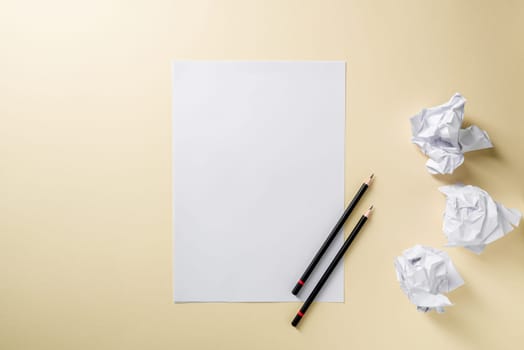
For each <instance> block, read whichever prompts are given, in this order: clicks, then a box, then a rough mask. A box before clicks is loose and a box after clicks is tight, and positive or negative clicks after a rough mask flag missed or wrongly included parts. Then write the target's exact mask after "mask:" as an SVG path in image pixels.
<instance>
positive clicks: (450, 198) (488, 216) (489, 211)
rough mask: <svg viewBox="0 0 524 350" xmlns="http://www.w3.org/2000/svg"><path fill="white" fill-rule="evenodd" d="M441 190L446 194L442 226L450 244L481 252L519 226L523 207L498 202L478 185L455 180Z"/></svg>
mask: <svg viewBox="0 0 524 350" xmlns="http://www.w3.org/2000/svg"><path fill="white" fill-rule="evenodd" d="M439 190H440V192H442V193H444V194H445V195H446V211H445V213H444V223H443V227H442V230H443V231H444V234H445V235H446V236H447V237H448V246H453V247H456V246H461V247H465V248H467V249H469V250H471V251H473V252H475V253H477V254H480V253H481V252H482V251H483V250H484V248H485V247H486V245H487V244H489V243H491V242H493V241H495V240H497V239H499V238H501V237H502V236H504V235H505V234H507V233H508V232H510V231H512V230H513V226H518V224H519V222H520V219H521V217H522V214H521V213H520V211H518V210H517V209H508V208H506V207H504V206H503V205H502V204H500V203H498V202H495V201H494V200H493V199H492V198H491V196H490V195H489V194H488V193H487V192H486V191H484V190H483V189H481V188H478V187H476V186H471V185H468V186H465V185H462V184H456V185H450V186H442V187H440V188H439Z"/></svg>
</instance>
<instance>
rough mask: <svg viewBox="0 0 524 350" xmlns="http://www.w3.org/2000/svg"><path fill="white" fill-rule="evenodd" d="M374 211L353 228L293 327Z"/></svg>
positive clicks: (299, 311) (294, 324)
mask: <svg viewBox="0 0 524 350" xmlns="http://www.w3.org/2000/svg"><path fill="white" fill-rule="evenodd" d="M372 210H373V206H371V207H370V208H369V209H368V210H367V211H366V212H365V213H364V215H362V217H361V218H360V220H359V221H358V222H357V224H356V225H355V227H354V228H353V231H351V234H350V235H349V237H348V238H347V239H346V240H345V241H344V244H343V245H342V247H341V248H340V250H339V251H338V253H337V255H335V257H334V258H333V261H331V264H329V266H328V268H327V269H326V272H324V274H323V275H322V277H320V280H319V281H318V283H317V285H316V286H315V288H313V291H311V294H309V296H308V297H307V299H306V301H305V302H304V304H303V305H302V307H301V308H300V309H299V310H298V312H297V314H296V316H295V318H294V319H293V321H292V322H291V324H292V325H293V327H296V326H297V325H298V323H299V322H300V320H301V319H302V317H304V314H305V313H306V311H307V309H308V308H309V306H310V305H311V303H312V302H313V300H315V297H316V296H317V294H318V293H319V292H320V290H321V289H322V286H323V285H324V284H325V283H326V281H327V280H328V278H329V276H330V275H331V273H332V272H333V270H334V269H335V267H336V266H337V264H338V263H339V262H340V260H342V258H343V257H344V253H345V252H346V251H347V250H348V248H349V246H350V245H351V242H353V240H354V239H355V237H356V236H357V234H358V232H359V231H360V229H361V228H362V227H363V226H364V224H365V223H366V221H367V219H368V218H369V216H370V215H371V211H372Z"/></svg>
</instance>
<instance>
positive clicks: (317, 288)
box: [291, 174, 374, 327]
mask: <svg viewBox="0 0 524 350" xmlns="http://www.w3.org/2000/svg"><path fill="white" fill-rule="evenodd" d="M373 178H374V175H373V174H371V176H370V177H369V178H368V179H367V180H366V181H364V183H363V184H362V186H360V189H359V190H358V192H357V193H356V194H355V196H354V197H353V199H352V200H351V202H350V203H349V205H348V206H347V208H346V210H344V212H343V213H342V216H341V217H340V219H339V220H338V221H337V223H336V224H335V226H334V227H333V229H332V230H331V232H330V233H329V235H328V236H327V238H326V240H325V241H324V243H323V244H322V246H321V247H320V249H319V250H318V252H317V253H316V254H315V256H314V257H313V260H311V262H310V263H309V265H308V267H307V268H306V270H305V271H304V273H303V274H302V276H301V277H300V279H299V280H298V282H297V283H296V285H295V287H294V288H293V290H292V291H291V293H293V294H294V295H297V294H298V293H299V291H300V289H301V288H302V286H303V285H304V284H305V283H306V281H307V279H308V278H309V276H310V275H311V273H312V272H313V270H314V269H315V267H316V266H317V264H318V263H319V261H320V259H321V258H322V256H323V255H324V254H325V252H326V251H327V249H328V247H329V245H330V244H331V243H332V242H333V240H334V239H335V237H336V235H337V233H338V232H339V231H340V230H341V229H342V227H343V226H344V223H345V222H346V220H347V218H348V217H349V215H350V214H351V212H352V211H353V209H354V208H355V207H356V205H357V203H358V201H359V200H360V198H362V196H363V195H364V193H365V192H366V190H367V189H368V187H369V186H370V185H371V183H372V181H373ZM372 210H373V206H371V207H370V208H369V209H368V210H367V211H366V212H365V213H364V214H363V215H362V217H361V218H360V220H359V221H358V222H357V224H356V225H355V227H354V228H353V230H352V231H351V233H350V235H349V236H348V238H347V239H346V240H345V241H344V244H343V245H342V247H341V248H340V249H339V251H338V253H337V254H336V255H335V257H334V258H333V260H332V261H331V263H330V264H329V266H328V268H327V269H326V271H325V272H324V274H323V275H322V277H320V280H319V281H318V282H317V284H316V286H315V288H313V291H312V292H311V294H310V295H309V296H308V298H307V299H306V301H305V302H304V304H303V305H302V307H301V308H300V309H299V310H298V312H297V314H296V316H295V318H294V319H293V321H292V322H291V324H292V325H293V326H294V327H296V326H297V325H298V323H299V322H300V320H301V319H302V317H303V316H304V314H305V313H306V311H307V309H308V308H309V306H310V305H311V303H312V302H313V300H314V299H315V298H316V296H317V294H318V293H319V292H320V290H321V289H322V286H323V285H324V284H325V283H326V281H327V280H328V278H329V276H330V275H331V273H332V272H333V270H334V269H335V267H336V266H337V264H338V263H339V262H340V260H342V258H343V257H344V254H345V252H346V251H347V249H348V248H349V246H350V245H351V243H352V242H353V240H354V239H355V237H356V236H357V234H358V232H359V231H360V230H361V229H362V227H363V226H364V224H365V223H366V221H367V219H368V218H369V216H370V215H371V212H372Z"/></svg>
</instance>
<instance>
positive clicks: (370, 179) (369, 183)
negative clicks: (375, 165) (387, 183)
mask: <svg viewBox="0 0 524 350" xmlns="http://www.w3.org/2000/svg"><path fill="white" fill-rule="evenodd" d="M374 177H375V173H373V174H371V176H370V177H369V178H368V179H367V180H366V181H364V183H365V184H366V185H368V186H369V185H371V183H372V182H373V178H374Z"/></svg>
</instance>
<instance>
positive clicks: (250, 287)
mask: <svg viewBox="0 0 524 350" xmlns="http://www.w3.org/2000/svg"><path fill="white" fill-rule="evenodd" d="M345 76H346V73H345V63H344V62H311V61H308V62H210V61H177V62H175V63H174V64H173V228H174V261H173V264H174V270H173V271H174V301H175V302H289V301H297V300H299V299H301V300H303V299H305V298H306V297H307V295H308V294H309V292H310V291H311V290H312V288H313V287H314V285H315V283H316V281H317V280H318V279H319V278H320V276H321V274H322V273H323V272H324V271H325V269H326V267H327V265H328V264H329V262H330V261H331V259H332V257H333V256H334V255H335V253H336V250H338V248H339V247H340V246H341V244H342V241H343V235H342V233H340V234H339V236H338V237H337V239H336V240H335V242H334V244H333V246H332V247H331V248H332V249H330V251H329V252H328V254H327V255H326V256H325V257H324V259H323V261H322V263H321V264H319V265H318V266H317V269H316V270H315V272H314V274H313V275H312V276H311V277H310V279H309V280H308V283H306V285H305V286H304V288H303V289H302V291H301V293H300V295H299V298H297V297H295V296H294V295H292V294H291V290H292V289H293V287H294V285H295V283H296V282H297V280H298V279H299V277H300V276H301V274H302V272H303V271H304V270H305V268H306V267H307V265H308V264H309V262H310V261H311V259H312V258H313V256H314V255H315V253H316V252H317V250H318V248H319V247H320V245H321V244H322V243H323V242H324V240H325V238H326V237H327V235H328V233H329V231H330V230H331V229H332V227H333V226H334V225H335V223H336V221H337V220H338V218H339V217H340V215H341V214H342V212H343V210H344V133H345V132H344V128H345ZM317 300H318V301H332V302H343V301H344V272H343V264H339V266H338V268H337V270H336V271H334V273H333V274H332V275H331V277H330V280H329V281H328V283H327V284H326V285H325V286H324V288H323V290H322V292H321V293H320V294H319V296H318V298H317Z"/></svg>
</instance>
